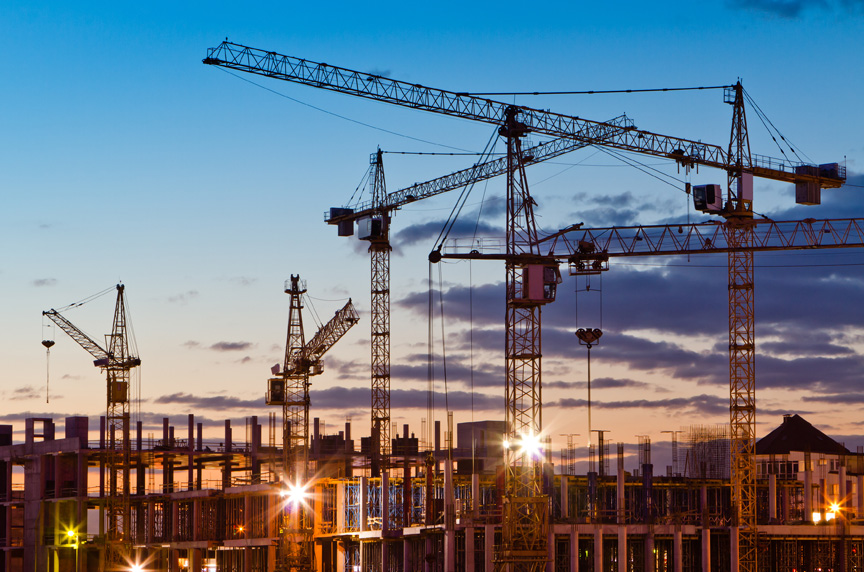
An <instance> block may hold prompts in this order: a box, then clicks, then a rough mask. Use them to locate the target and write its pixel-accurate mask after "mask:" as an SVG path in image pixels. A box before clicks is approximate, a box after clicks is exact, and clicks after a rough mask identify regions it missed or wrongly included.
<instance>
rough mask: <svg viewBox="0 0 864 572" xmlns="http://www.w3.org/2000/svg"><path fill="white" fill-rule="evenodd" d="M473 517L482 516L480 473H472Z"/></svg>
mask: <svg viewBox="0 0 864 572" xmlns="http://www.w3.org/2000/svg"><path fill="white" fill-rule="evenodd" d="M471 517H472V518H474V519H475V520H476V519H477V518H479V517H480V474H479V473H472V474H471Z"/></svg>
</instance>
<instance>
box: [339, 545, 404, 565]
mask: <svg viewBox="0 0 864 572" xmlns="http://www.w3.org/2000/svg"><path fill="white" fill-rule="evenodd" d="M336 570H345V543H344V542H341V541H339V540H337V541H336ZM405 570H408V568H405Z"/></svg>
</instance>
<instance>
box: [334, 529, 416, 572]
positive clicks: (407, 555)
mask: <svg viewBox="0 0 864 572" xmlns="http://www.w3.org/2000/svg"><path fill="white" fill-rule="evenodd" d="M339 570H343V568H339ZM402 570H406V571H407V570H413V567H412V562H411V541H410V540H408V538H407V537H405V536H403V537H402Z"/></svg>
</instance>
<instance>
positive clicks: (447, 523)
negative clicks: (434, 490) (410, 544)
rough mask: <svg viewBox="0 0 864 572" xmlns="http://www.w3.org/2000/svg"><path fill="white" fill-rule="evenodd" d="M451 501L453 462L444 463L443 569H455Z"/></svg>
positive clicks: (454, 532)
mask: <svg viewBox="0 0 864 572" xmlns="http://www.w3.org/2000/svg"><path fill="white" fill-rule="evenodd" d="M454 504H455V503H454V501H453V463H452V462H451V461H450V459H447V460H446V461H445V463H444V570H445V571H449V570H455V569H456V526H455V525H456V514H455V506H454Z"/></svg>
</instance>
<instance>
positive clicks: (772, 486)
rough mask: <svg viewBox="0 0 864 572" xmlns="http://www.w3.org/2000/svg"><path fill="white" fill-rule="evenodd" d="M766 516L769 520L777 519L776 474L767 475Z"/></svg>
mask: <svg viewBox="0 0 864 572" xmlns="http://www.w3.org/2000/svg"><path fill="white" fill-rule="evenodd" d="M768 518H769V519H770V520H771V522H774V521H776V520H777V475H776V474H775V473H771V474H770V475H768Z"/></svg>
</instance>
